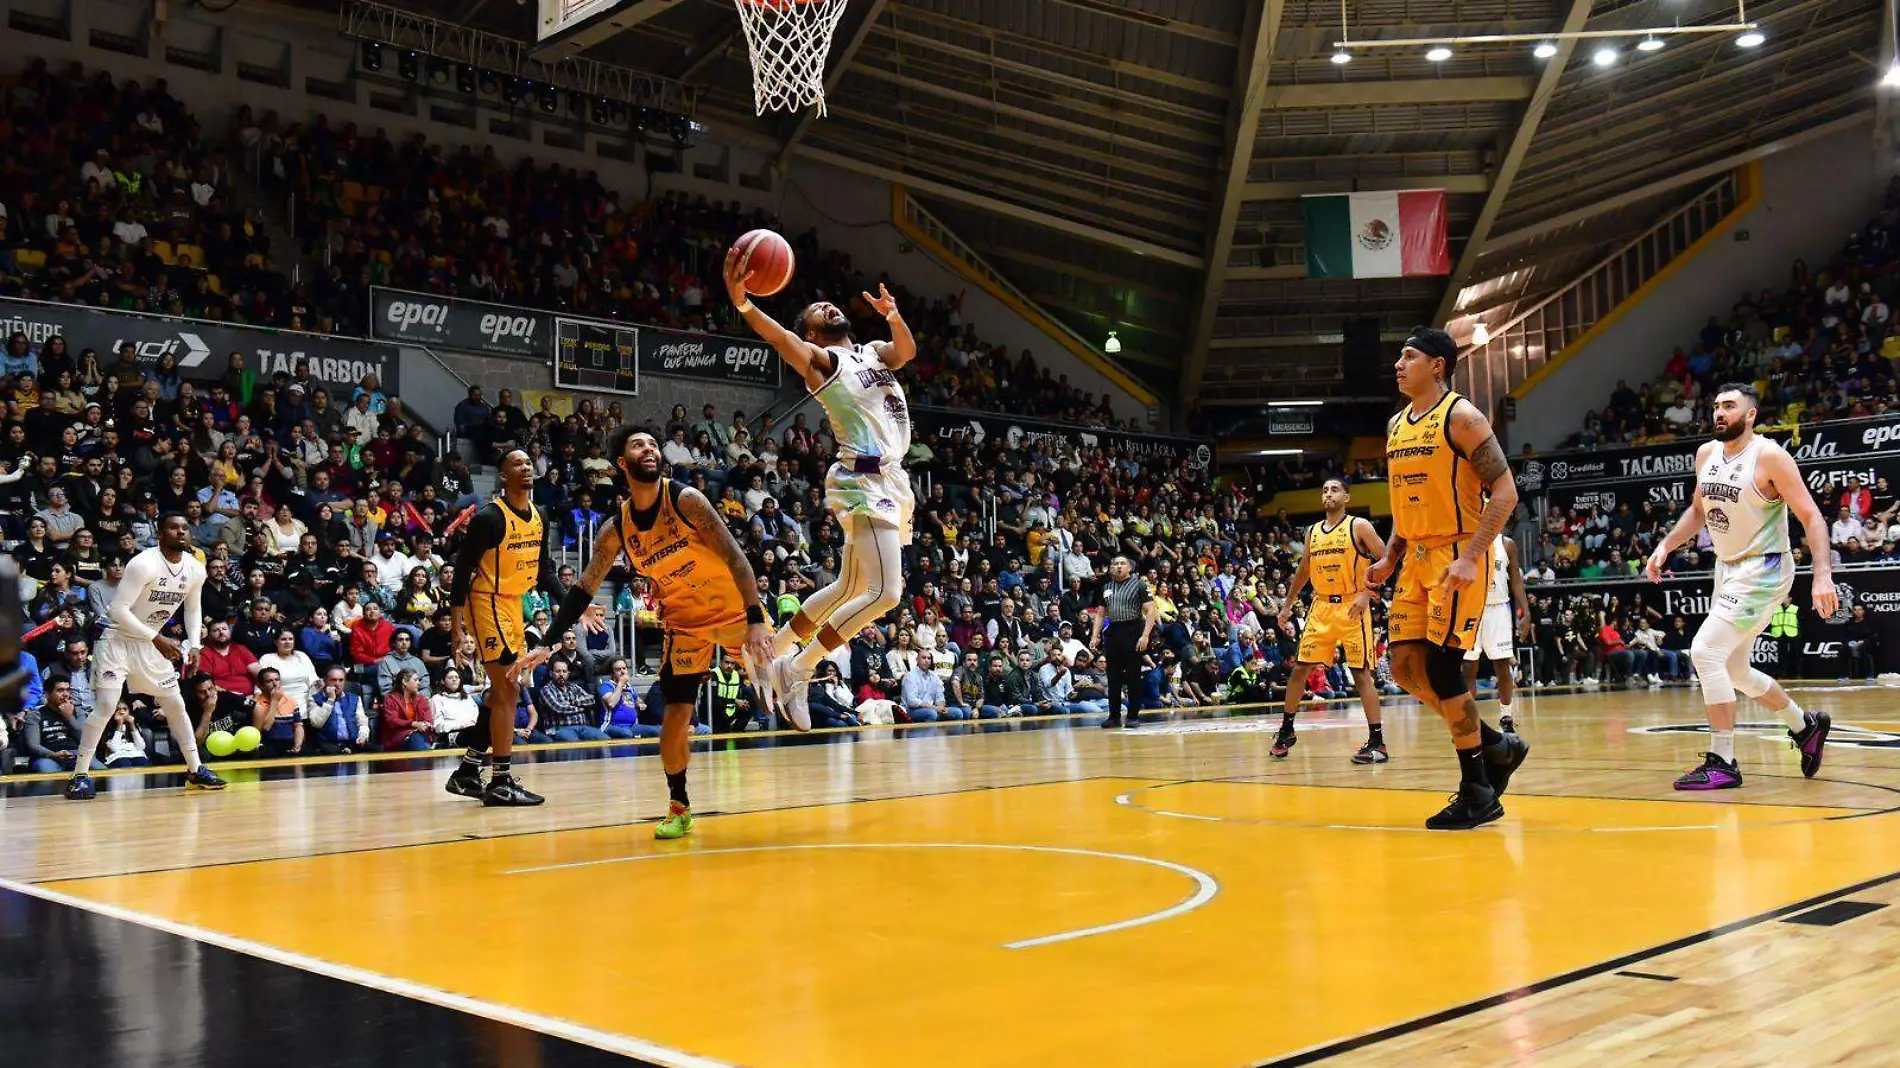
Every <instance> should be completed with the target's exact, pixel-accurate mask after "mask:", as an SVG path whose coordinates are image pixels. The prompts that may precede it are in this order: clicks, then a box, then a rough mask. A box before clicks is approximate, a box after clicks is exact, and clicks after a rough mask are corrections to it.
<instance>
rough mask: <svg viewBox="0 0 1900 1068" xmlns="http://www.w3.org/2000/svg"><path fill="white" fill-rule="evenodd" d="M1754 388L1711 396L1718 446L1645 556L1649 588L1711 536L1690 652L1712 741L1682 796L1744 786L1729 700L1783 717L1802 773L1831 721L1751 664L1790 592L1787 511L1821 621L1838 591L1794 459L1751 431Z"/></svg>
mask: <svg viewBox="0 0 1900 1068" xmlns="http://www.w3.org/2000/svg"><path fill="white" fill-rule="evenodd" d="M1759 403H1760V400H1759V398H1758V397H1757V396H1756V394H1755V387H1754V386H1751V385H1747V384H1745V383H1730V384H1729V385H1726V386H1723V387H1722V388H1721V389H1719V390H1717V391H1716V394H1715V408H1714V412H1713V420H1714V424H1715V440H1713V441H1708V442H1704V443H1703V445H1702V447H1701V448H1700V449H1698V450H1696V457H1695V469H1696V487H1695V496H1694V497H1693V498H1692V499H1691V500H1690V501H1689V507H1688V509H1687V510H1685V511H1684V512H1683V513H1682V518H1681V519H1679V520H1677V521H1676V525H1675V526H1674V527H1672V528H1670V531H1669V533H1668V534H1666V535H1664V537H1663V540H1662V542H1661V543H1660V544H1658V545H1657V546H1656V551H1655V552H1652V553H1650V555H1649V564H1648V567H1647V569H1646V570H1647V572H1648V574H1649V578H1650V581H1652V582H1656V581H1660V580H1661V578H1662V569H1663V564H1664V563H1666V562H1667V561H1668V559H1669V554H1670V553H1672V552H1674V551H1675V550H1676V548H1677V547H1678V546H1681V545H1686V544H1688V543H1689V540H1690V539H1691V538H1694V537H1695V535H1696V531H1698V530H1705V529H1706V530H1707V531H1708V532H1709V540H1710V541H1711V542H1713V543H1714V545H1715V590H1714V594H1715V595H1714V597H1713V598H1712V604H1711V607H1710V609H1709V615H1708V618H1706V619H1704V620H1703V621H1702V626H1701V628H1700V629H1698V630H1697V631H1696V635H1695V640H1694V641H1693V642H1692V643H1691V644H1690V646H1689V659H1690V660H1692V661H1694V662H1695V670H1696V675H1697V677H1698V678H1700V680H1701V685H1702V703H1703V704H1704V705H1706V706H1707V707H1708V713H1709V731H1710V733H1711V734H1712V735H1713V736H1714V741H1713V742H1712V743H1711V744H1710V747H1709V748H1710V751H1709V752H1707V753H1704V754H1703V760H1702V765H1701V766H1700V767H1696V768H1692V769H1690V770H1689V771H1688V772H1687V773H1685V774H1684V775H1683V776H1682V777H1681V778H1679V779H1677V780H1676V789H1678V790H1733V789H1735V788H1736V787H1738V786H1740V785H1742V769H1741V768H1740V767H1739V766H1737V765H1736V763H1735V693H1736V691H1738V690H1739V691H1741V692H1742V693H1744V694H1747V695H1748V696H1749V697H1752V698H1754V699H1755V700H1757V701H1760V702H1761V703H1762V704H1763V705H1764V706H1766V707H1767V708H1769V709H1770V710H1772V711H1774V712H1776V713H1778V714H1780V716H1781V718H1782V720H1783V722H1785V723H1787V724H1788V737H1789V738H1790V739H1792V740H1793V742H1794V747H1795V748H1796V749H1798V750H1800V752H1801V774H1802V775H1804V776H1807V777H1808V778H1810V779H1811V778H1813V777H1814V774H1815V773H1816V772H1818V771H1820V770H1821V758H1822V756H1823V755H1824V754H1823V750H1824V748H1825V747H1826V745H1827V736H1828V732H1829V731H1830V730H1831V729H1833V725H1834V724H1833V720H1832V719H1831V718H1830V717H1829V716H1828V714H1827V713H1826V712H1805V711H1803V710H1802V708H1801V706H1800V705H1798V704H1796V703H1795V700H1794V698H1792V697H1790V696H1788V692H1787V691H1786V690H1784V689H1782V688H1781V684H1780V683H1778V682H1776V681H1775V680H1774V679H1772V678H1769V677H1768V676H1767V675H1766V674H1764V673H1763V672H1760V671H1757V670H1756V669H1754V668H1752V667H1750V666H1749V664H1748V654H1749V652H1750V651H1751V650H1752V649H1753V648H1754V646H1755V636H1756V635H1757V634H1760V633H1761V632H1762V628H1764V627H1766V626H1767V625H1768V622H1769V620H1770V619H1771V618H1772V617H1773V616H1774V613H1775V609H1776V608H1777V607H1779V606H1780V605H1781V603H1782V602H1783V601H1785V600H1786V599H1787V597H1788V591H1789V590H1790V589H1792V588H1793V586H1794V566H1795V565H1794V556H1793V554H1792V553H1791V552H1790V544H1789V541H1788V513H1789V512H1790V511H1793V512H1794V514H1795V516H1796V517H1797V518H1799V519H1800V520H1801V526H1802V529H1804V530H1805V531H1807V535H1808V547H1809V549H1810V550H1812V551H1811V555H1812V556H1813V557H1814V589H1813V601H1814V611H1815V612H1816V613H1818V614H1819V615H1820V617H1821V618H1822V619H1827V618H1829V617H1831V616H1832V615H1833V614H1834V613H1835V611H1836V610H1837V609H1839V608H1840V597H1839V595H1838V594H1837V593H1836V592H1835V590H1834V564H1833V560H1832V559H1831V557H1830V556H1829V555H1828V528H1827V520H1825V519H1823V518H1822V517H1821V510H1820V509H1819V508H1817V507H1815V504H1814V497H1813V496H1812V495H1810V494H1809V493H1808V484H1807V483H1806V482H1805V481H1803V479H1802V478H1801V471H1800V469H1799V468H1798V467H1796V466H1795V462H1794V457H1792V456H1789V455H1788V451H1787V450H1786V449H1783V448H1782V447H1781V446H1780V445H1778V444H1776V443H1775V442H1773V441H1770V440H1769V439H1768V438H1765V437H1763V436H1761V435H1760V434H1757V433H1755V417H1756V416H1757V415H1758V414H1759V410H1758V407H1757V406H1758V404H1759Z"/></svg>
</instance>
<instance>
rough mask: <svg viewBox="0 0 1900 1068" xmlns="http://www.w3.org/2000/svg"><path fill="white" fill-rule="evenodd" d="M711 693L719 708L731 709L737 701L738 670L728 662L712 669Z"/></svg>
mask: <svg viewBox="0 0 1900 1068" xmlns="http://www.w3.org/2000/svg"><path fill="white" fill-rule="evenodd" d="M713 692H714V694H715V696H716V697H717V699H718V701H719V707H721V708H731V707H732V706H733V705H735V704H737V703H738V701H739V669H738V668H735V667H733V666H732V665H731V663H730V662H728V663H723V664H720V665H719V666H718V667H716V668H714V669H713Z"/></svg>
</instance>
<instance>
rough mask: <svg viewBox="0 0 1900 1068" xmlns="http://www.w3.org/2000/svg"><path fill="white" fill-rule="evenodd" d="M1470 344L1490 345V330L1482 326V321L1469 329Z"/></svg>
mask: <svg viewBox="0 0 1900 1068" xmlns="http://www.w3.org/2000/svg"><path fill="white" fill-rule="evenodd" d="M1471 343H1472V344H1473V345H1489V344H1490V343H1491V328H1490V327H1488V326H1486V325H1484V320H1482V319H1480V320H1478V325H1477V326H1474V327H1472V328H1471Z"/></svg>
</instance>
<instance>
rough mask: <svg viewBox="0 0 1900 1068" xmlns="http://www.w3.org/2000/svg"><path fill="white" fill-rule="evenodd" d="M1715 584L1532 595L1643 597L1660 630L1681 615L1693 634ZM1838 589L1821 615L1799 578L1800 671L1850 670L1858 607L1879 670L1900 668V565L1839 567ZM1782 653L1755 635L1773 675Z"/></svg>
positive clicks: (1633, 583) (1627, 583)
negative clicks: (1870, 630)
mask: <svg viewBox="0 0 1900 1068" xmlns="http://www.w3.org/2000/svg"><path fill="white" fill-rule="evenodd" d="M1711 582H1712V580H1711V579H1710V577H1709V576H1707V575H1703V576H1701V577H1699V578H1670V577H1667V576H1665V577H1664V579H1663V581H1662V582H1660V583H1655V582H1649V581H1647V580H1643V579H1628V580H1608V581H1604V580H1599V581H1595V582H1591V583H1590V584H1589V585H1587V586H1581V585H1579V586H1531V587H1530V588H1529V590H1528V592H1529V593H1530V595H1531V596H1532V597H1542V596H1555V597H1559V598H1564V599H1567V598H1570V597H1575V596H1587V597H1593V598H1595V599H1596V600H1597V601H1598V602H1599V603H1600V604H1603V605H1606V606H1607V604H1608V602H1609V599H1610V598H1611V597H1612V596H1614V597H1616V598H1617V599H1618V600H1620V601H1621V602H1622V605H1623V608H1624V610H1626V611H1627V610H1628V609H1629V607H1630V605H1632V604H1633V603H1634V601H1635V598H1636V597H1637V596H1639V595H1640V596H1641V598H1642V601H1643V604H1644V605H1645V606H1647V607H1649V608H1653V609H1655V610H1656V611H1658V612H1661V613H1662V614H1663V616H1664V621H1665V622H1664V625H1663V626H1662V628H1661V629H1663V630H1667V629H1669V628H1668V626H1667V620H1668V617H1671V616H1682V617H1684V618H1685V619H1686V620H1687V621H1688V624H1689V631H1690V632H1691V633H1694V631H1695V629H1696V628H1697V627H1699V626H1701V625H1702V620H1703V618H1704V617H1706V616H1707V615H1708V614H1709V602H1710V598H1711V597H1712V596H1713V590H1712V586H1711ZM1834 587H1835V589H1836V590H1837V591H1838V592H1839V593H1840V596H1841V607H1840V610H1839V611H1838V612H1836V613H1834V615H1833V616H1831V617H1829V618H1827V619H1819V618H1817V617H1816V616H1815V614H1814V611H1813V609H1812V608H1811V607H1809V606H1810V604H1811V600H1810V593H1809V576H1808V575H1806V574H1801V575H1798V576H1796V578H1795V583H1794V603H1795V604H1796V605H1798V606H1800V609H1801V657H1802V662H1801V663H1800V664H1799V665H1796V667H1797V668H1798V670H1797V671H1796V674H1798V675H1800V676H1802V677H1806V678H1834V677H1837V676H1841V675H1845V674H1847V646H1846V642H1847V636H1846V635H1847V626H1848V623H1849V622H1850V621H1851V620H1852V619H1853V614H1854V608H1855V606H1856V605H1858V606H1861V607H1863V608H1865V609H1866V610H1867V620H1868V622H1870V623H1872V624H1873V625H1874V627H1875V630H1876V633H1877V634H1878V636H1879V643H1880V649H1879V652H1877V653H1876V654H1875V656H1874V665H1875V668H1876V670H1878V671H1896V670H1900V568H1892V567H1886V568H1868V569H1865V570H1860V569H1856V570H1852V571H1837V572H1836V573H1835V575H1834ZM1778 657H1779V646H1778V644H1777V643H1776V642H1775V641H1774V640H1772V639H1770V638H1767V637H1760V638H1756V639H1755V650H1754V656H1753V660H1754V663H1755V664H1756V665H1757V666H1760V667H1763V668H1764V669H1766V670H1769V671H1770V673H1773V672H1774V668H1775V667H1776V666H1778V665H1779V660H1778Z"/></svg>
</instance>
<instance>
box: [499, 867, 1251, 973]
mask: <svg viewBox="0 0 1900 1068" xmlns="http://www.w3.org/2000/svg"><path fill="white" fill-rule="evenodd" d="M806 849H1009V850H1016V851H1020V852H1024V853H1055V854H1059V855H1063V856H1072V857H1099V858H1102V859H1104V860H1125V861H1129V862H1131V863H1135V864H1147V865H1150V866H1152V867H1156V868H1166V869H1167V870H1169V871H1172V872H1178V873H1180V874H1182V875H1185V876H1187V877H1188V878H1190V879H1192V880H1194V882H1195V884H1196V888H1195V891H1194V893H1193V895H1192V896H1190V897H1189V898H1187V899H1186V900H1185V901H1181V902H1179V903H1177V904H1175V905H1173V906H1171V907H1169V908H1165V909H1162V910H1161V911H1160V912H1150V913H1148V914H1146V915H1143V916H1136V917H1135V918H1133V919H1129V920H1118V921H1116V922H1115V923H1105V924H1101V925H1100V926H1096V927H1084V928H1082V929H1080V930H1075V931H1063V932H1061V933H1059V934H1052V935H1043V936H1041V937H1040V938H1025V939H1021V940H1018V941H1015V942H1005V943H1003V948H1004V949H1031V948H1033V947H1036V946H1046V945H1051V944H1053V943H1056V942H1068V941H1071V940H1073V939H1077V938H1087V937H1089V936H1090V935H1099V934H1108V933H1109V932H1111V931H1121V930H1126V929H1128V928H1131V927H1141V926H1143V925H1145V924H1150V923H1159V922H1161V921H1162V920H1171V919H1173V918H1174V917H1176V916H1180V915H1182V914H1184V913H1188V912H1192V911H1194V910H1195V909H1198V908H1200V907H1201V906H1202V905H1205V904H1207V903H1208V902H1209V901H1212V900H1214V895H1216V894H1218V893H1220V883H1218V882H1216V881H1215V879H1214V877H1213V876H1212V875H1209V874H1207V873H1206V872H1204V871H1201V870H1199V869H1197V868H1190V867H1188V866H1187V865H1185V864H1176V863H1174V862H1173V861H1171V860H1157V859H1155V858H1154V857H1142V856H1136V855H1135V854H1133V853H1103V852H1099V851H1097V850H1093V849H1065V848H1062V847H1060V846H1038V845H1007V844H990V843H987V842H818V843H808V844H804V845H767V846H735V847H733V848H730V849H699V850H694V851H692V852H686V853H643V854H640V855H638V856H631V857H603V858H601V859H599V860H577V861H571V862H569V863H566V864H545V865H542V866H540V867H534V868H514V869H511V870H508V871H504V872H502V874H503V875H531V874H534V873H537V872H546V871H563V870H566V869H570V868H591V867H594V866H596V865H601V864H630V863H633V862H635V861H642V860H672V859H676V858H679V857H705V856H713V855H716V854H721V853H776V852H785V851H789V850H806Z"/></svg>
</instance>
